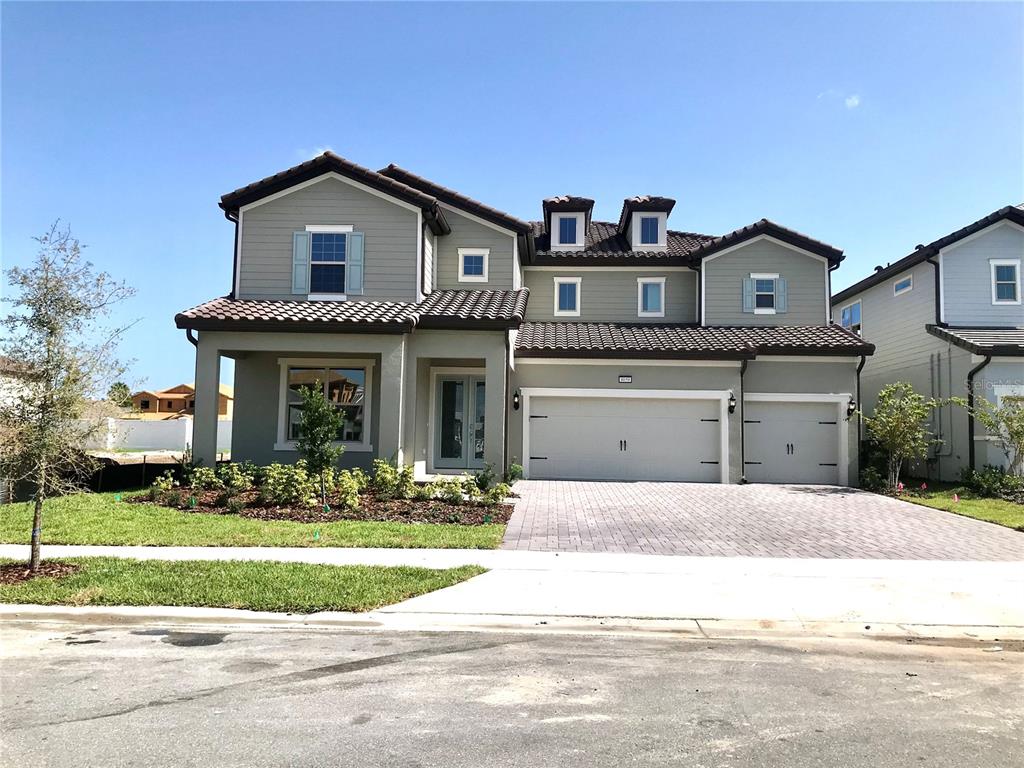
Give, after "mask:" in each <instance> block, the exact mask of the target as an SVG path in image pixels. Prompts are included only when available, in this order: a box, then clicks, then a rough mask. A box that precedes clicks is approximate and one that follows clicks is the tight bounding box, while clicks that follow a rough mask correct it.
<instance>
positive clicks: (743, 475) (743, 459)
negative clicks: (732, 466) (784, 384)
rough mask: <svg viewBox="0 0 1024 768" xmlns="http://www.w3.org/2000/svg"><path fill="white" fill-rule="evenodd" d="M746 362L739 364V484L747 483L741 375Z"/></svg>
mask: <svg viewBox="0 0 1024 768" xmlns="http://www.w3.org/2000/svg"><path fill="white" fill-rule="evenodd" d="M747 362H748V361H747V360H746V359H744V360H743V362H742V363H740V397H739V401H740V484H741V485H742V484H743V483H745V482H747V423H746V421H744V419H743V409H744V402H743V374H745V373H746V372H747Z"/></svg>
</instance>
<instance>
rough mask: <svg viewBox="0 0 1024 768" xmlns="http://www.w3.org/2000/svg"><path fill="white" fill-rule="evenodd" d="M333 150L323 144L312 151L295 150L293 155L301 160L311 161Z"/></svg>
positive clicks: (328, 145)
mask: <svg viewBox="0 0 1024 768" xmlns="http://www.w3.org/2000/svg"><path fill="white" fill-rule="evenodd" d="M333 151H334V148H333V147H332V146H331V145H330V144H323V145H321V146H319V147H313V149H302V148H299V149H297V150H295V154H296V155H298V156H299V157H300V158H301V159H303V160H312V159H313V158H314V157H317V156H318V155H322V154H323V153H324V152H333Z"/></svg>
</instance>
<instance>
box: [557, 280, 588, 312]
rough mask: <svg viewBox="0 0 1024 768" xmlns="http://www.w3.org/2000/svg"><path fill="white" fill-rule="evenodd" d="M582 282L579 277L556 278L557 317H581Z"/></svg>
mask: <svg viewBox="0 0 1024 768" xmlns="http://www.w3.org/2000/svg"><path fill="white" fill-rule="evenodd" d="M581 282H582V278H579V277H556V278H555V316H556V317H579V314H580V283H581Z"/></svg>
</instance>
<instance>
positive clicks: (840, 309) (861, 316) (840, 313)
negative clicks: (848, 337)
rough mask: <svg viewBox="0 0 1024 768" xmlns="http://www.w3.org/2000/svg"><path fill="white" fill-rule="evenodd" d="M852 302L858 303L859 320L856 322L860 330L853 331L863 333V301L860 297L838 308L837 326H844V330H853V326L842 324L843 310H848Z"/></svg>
mask: <svg viewBox="0 0 1024 768" xmlns="http://www.w3.org/2000/svg"><path fill="white" fill-rule="evenodd" d="M854 304H860V322H859V323H857V325H859V326H860V330H859V331H854V333H860V334H863V332H864V303H863V302H862V301H861V300H860V299H857V300H856V301H851V302H850V303H849V304H845V305H844V306H842V307H840V308H839V327H840V328H846V330H848V331H853V327H852V326H847V325H843V312H845V311H846V310H848V309H849V308H850V307H852V306H853V305H854Z"/></svg>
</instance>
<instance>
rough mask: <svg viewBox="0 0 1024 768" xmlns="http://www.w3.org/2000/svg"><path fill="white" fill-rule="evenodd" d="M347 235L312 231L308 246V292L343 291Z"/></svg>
mask: <svg viewBox="0 0 1024 768" xmlns="http://www.w3.org/2000/svg"><path fill="white" fill-rule="evenodd" d="M347 246H348V235H346V234H342V233H338V232H314V233H313V234H312V235H311V238H310V246H309V291H310V293H344V292H345V252H346V250H347Z"/></svg>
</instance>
